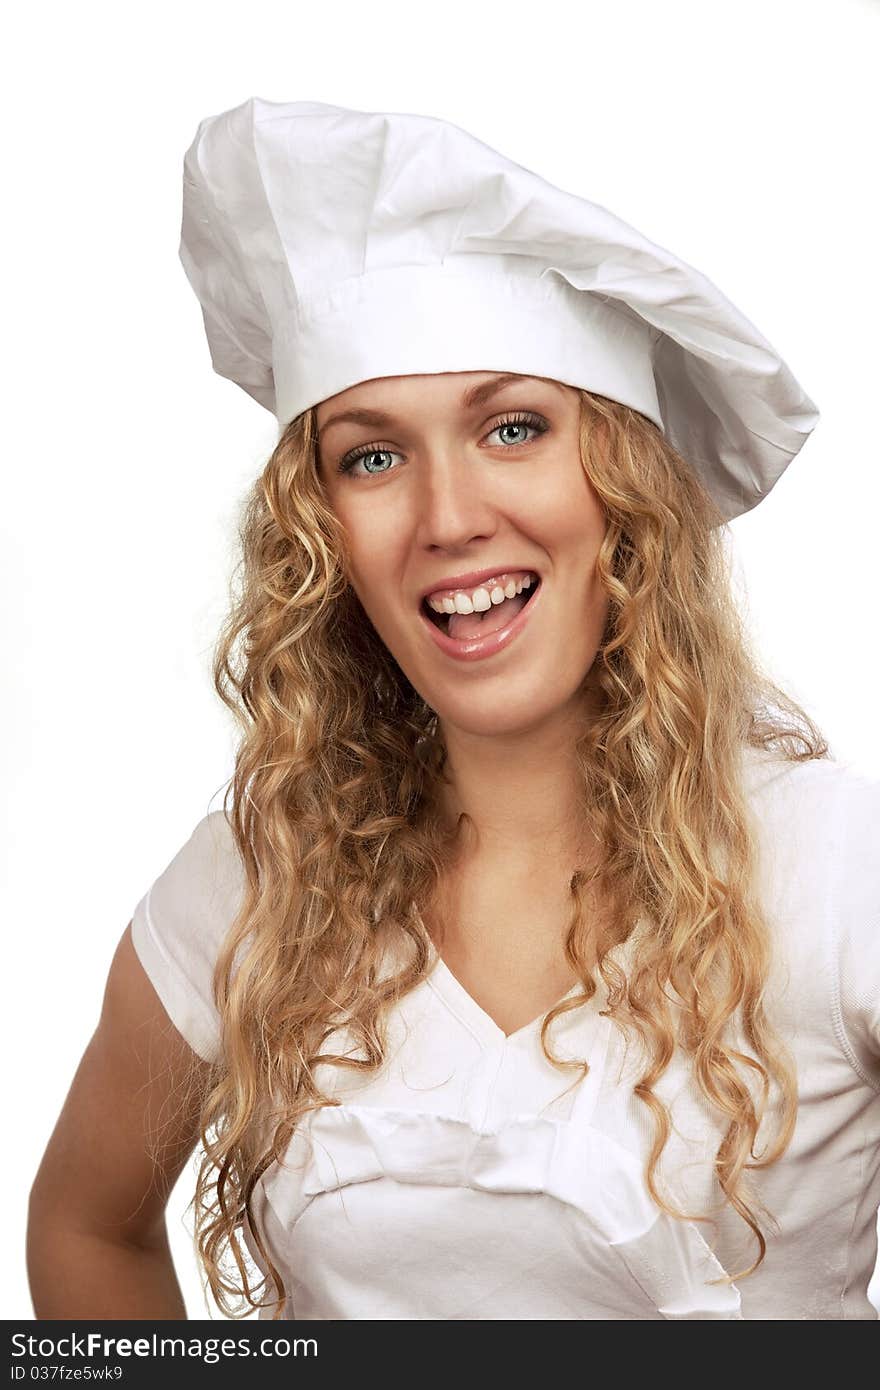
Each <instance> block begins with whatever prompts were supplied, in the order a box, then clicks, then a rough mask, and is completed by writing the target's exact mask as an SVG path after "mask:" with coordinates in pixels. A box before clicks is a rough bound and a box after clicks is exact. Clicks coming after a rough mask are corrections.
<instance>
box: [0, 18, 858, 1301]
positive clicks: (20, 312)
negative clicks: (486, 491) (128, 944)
mask: <svg viewBox="0 0 880 1390" xmlns="http://www.w3.org/2000/svg"><path fill="white" fill-rule="evenodd" d="M4 28H5V31H6V49H5V56H4V57H3V59H2V79H3V80H2V83H0V92H2V97H0V100H2V117H3V146H4V148H3V164H2V175H0V177H2V181H3V184H4V185H5V187H4V190H3V191H4V194H5V198H4V201H5V213H4V217H3V221H2V224H0V226H2V235H3V239H4V243H5V254H4V258H3V264H4V271H5V277H4V279H5V284H4V312H3V332H2V335H0V344H2V346H0V351H2V354H3V384H4V388H5V390H4V408H3V411H2V416H0V428H2V433H3V441H2V475H3V496H2V500H0V527H2V544H0V556H2V564H3V569H4V573H3V576H2V585H0V595H2V600H0V601H2V618H3V630H4V640H3V652H4V669H3V678H2V681H0V701H2V724H0V727H2V730H3V735H4V748H3V796H2V818H3V820H2V828H0V829H2V837H0V839H2V845H3V849H4V852H5V870H4V875H5V878H4V884H3V903H4V907H5V921H6V931H5V946H6V952H7V966H8V973H7V990H6V1001H7V1002H6V1010H5V1019H4V1022H5V1024H6V1028H7V1038H6V1057H7V1059H8V1061H7V1066H6V1076H5V1087H6V1095H7V1101H6V1107H5V1109H6V1116H7V1129H6V1136H7V1137H6V1141H5V1143H4V1145H3V1150H4V1160H3V1161H4V1166H5V1171H4V1174H3V1179H4V1183H3V1185H4V1190H5V1193H6V1213H7V1216H6V1223H5V1229H6V1244H5V1252H4V1253H5V1258H4V1260H3V1262H2V1274H0V1279H2V1315H3V1316H4V1317H6V1318H17V1317H24V1318H29V1317H32V1315H33V1313H32V1307H31V1303H30V1298H29V1294H28V1289H27V1282H26V1276H25V1265H24V1231H25V1218H26V1207H27V1194H28V1189H29V1186H30V1182H31V1180H32V1177H33V1175H34V1173H35V1171H36V1168H37V1165H38V1163H39V1160H40V1156H41V1154H42V1152H43V1149H44V1146H45V1144H46V1141H47V1139H48V1137H49V1134H50V1132H51V1129H52V1126H53V1124H54V1121H55V1117H56V1115H57V1113H58V1110H59V1109H60V1107H61V1104H62V1102H63V1100H64V1096H65V1094H66V1092H67V1088H68V1086H69V1084H70V1081H71V1078H72V1075H73V1071H74V1069H75V1066H76V1064H77V1061H78V1059H79V1056H80V1055H81V1052H82V1050H83V1048H84V1047H85V1045H86V1043H87V1042H88V1039H89V1037H90V1035H91V1033H92V1031H93V1029H94V1027H95V1024H96V1021H97V1017H98V1011H99V1006H100V1001H101V995H102V991H103V985H104V980H105V977H106V972H107V968H108V966H109V962H110V959H111V956H112V953H113V950H114V947H115V945H116V942H117V940H118V938H119V936H120V934H121V933H122V931H123V929H124V927H125V925H126V923H127V922H128V920H129V918H130V916H131V912H132V909H133V907H134V905H135V903H136V902H137V900H138V899H139V898H140V897H141V895H142V894H143V893H144V892H145V891H146V889H147V888H148V887H149V885H150V883H151V882H152V880H153V879H154V878H155V877H156V876H157V875H158V873H159V872H160V871H161V870H162V869H163V868H164V867H165V865H166V864H167V863H168V861H169V860H170V859H171V857H172V856H173V854H174V853H175V852H176V850H177V849H178V848H179V847H180V845H181V844H182V843H183V842H184V840H185V839H186V838H187V837H188V836H189V834H190V832H191V830H192V828H193V826H194V825H195V824H196V822H197V821H198V820H199V819H200V818H201V817H202V816H203V815H204V814H205V813H206V811H207V809H209V802H211V801H212V798H213V799H214V800H213V807H216V806H218V805H219V804H220V799H219V795H220V793H222V789H223V787H224V785H225V783H226V781H227V779H228V778H229V777H230V775H231V772H232V748H233V743H232V725H231V720H230V718H229V716H228V715H227V714H226V713H225V711H224V709H223V707H222V706H221V705H220V702H219V700H218V699H217V698H216V696H215V695H214V694H213V692H212V689H211V685H210V675H209V670H210V655H211V648H212V644H213V641H214V638H215V636H216V632H217V628H218V625H219V623H220V620H221V617H222V614H223V612H224V610H225V605H226V594H227V583H228V578H229V574H230V573H231V567H232V564H233V559H234V551H233V547H234V542H235V527H236V518H237V509H238V505H239V501H240V499H241V497H242V496H243V494H244V491H245V489H246V487H247V485H248V483H249V482H250V480H251V478H252V477H253V476H254V474H255V473H256V472H257V471H258V470H259V469H260V468H261V467H262V465H263V463H264V462H265V459H266V458H267V456H268V454H269V452H270V450H271V448H272V446H273V444H274V442H275V437H276V428H275V421H274V418H273V417H272V416H271V415H269V414H268V412H266V411H264V410H263V409H262V408H261V407H260V406H259V405H257V404H256V402H254V401H253V400H251V399H250V397H248V396H247V395H246V394H245V393H244V392H243V391H242V390H240V389H239V388H237V387H236V386H234V385H233V384H232V383H230V382H228V381H226V380H224V379H222V378H220V377H219V376H216V375H215V374H214V373H213V371H212V369H211V365H210V358H209V353H208V347H207V343H206V341H205V338H204V333H203V328H202V323H201V314H200V310H199V307H198V304H197V302H196V300H195V297H194V295H193V293H192V291H191V289H190V287H189V285H188V283H187V281H186V278H185V276H184V273H183V270H182V267H181V266H180V263H179V261H178V258H177V247H178V240H179V231H180V179H181V165H182V159H183V154H184V150H185V149H186V147H187V146H188V145H189V143H190V141H191V140H192V138H193V136H194V134H195V130H196V126H197V124H198V122H199V120H200V119H201V118H202V117H203V116H206V115H210V114H215V113H217V112H220V111H223V110H225V109H227V108H229V107H231V106H235V105H238V104H239V103H241V102H242V101H245V100H246V99H247V98H248V97H251V96H259V97H262V98H264V99H266V100H270V101H294V100H312V101H323V102H329V103H334V104H338V105H342V106H350V107H356V108H360V109H368V110H393V111H409V112H416V113H420V114H427V115H435V116H441V117H445V118H447V119H449V120H452V121H454V122H455V123H456V124H459V125H462V126H464V127H465V128H466V129H468V130H470V131H471V132H472V133H473V134H475V135H476V136H477V137H478V138H480V139H482V140H483V141H484V142H485V143H487V144H489V145H491V146H493V147H494V148H496V149H498V150H500V151H502V152H503V153H504V154H506V155H507V156H508V157H509V158H512V159H514V160H516V161H517V162H518V163H520V164H523V165H525V166H527V167H529V168H532V169H534V170H536V171H537V172H539V173H541V174H542V175H543V176H544V177H545V178H548V179H550V180H551V181H553V182H555V183H557V184H559V185H561V186H562V187H563V188H566V189H568V190H569V191H571V192H574V193H577V194H580V195H582V196H585V197H588V198H590V199H592V200H594V201H596V202H598V203H601V204H603V205H604V206H606V207H608V208H610V209H612V210H613V211H614V212H616V213H617V214H618V215H619V216H621V217H623V218H625V219H626V220H627V221H629V222H631V223H633V224H634V225H635V226H636V227H638V228H639V229H640V230H641V231H642V232H644V233H645V234H646V235H647V236H649V237H650V238H651V239H652V240H654V241H657V242H659V243H660V244H661V245H665V246H668V247H670V248H671V249H673V250H674V251H675V252H676V253H677V254H678V255H679V256H681V257H682V258H684V259H685V260H687V261H690V262H691V263H692V264H694V265H696V266H698V267H699V268H700V269H701V270H702V271H703V272H704V273H706V274H707V275H709V276H710V278H711V279H713V280H714V281H715V282H716V284H718V285H719V287H720V288H721V289H722V290H723V291H724V293H725V294H726V295H727V296H728V297H729V298H730V299H732V300H733V302H734V303H735V304H737V305H738V307H739V308H740V309H741V310H742V311H743V312H744V313H745V314H746V315H747V316H748V317H749V318H751V319H752V321H753V322H754V323H755V324H757V326H758V327H759V328H760V329H761V331H762V332H763V333H764V334H765V336H766V337H768V338H769V339H770V341H771V342H772V343H773V344H774V345H775V346H776V347H777V348H778V349H779V351H780V352H781V353H782V355H783V356H784V357H785V358H786V360H787V361H788V363H789V365H790V366H791V368H792V370H793V371H794V372H795V375H796V376H798V378H799V379H800V380H801V382H802V383H803V385H804V387H805V389H806V390H807V392H808V393H809V394H810V395H811V396H812V397H813V399H814V400H815V401H816V402H817V404H818V405H819V407H820V409H821V411H822V420H821V422H820V424H819V426H818V428H817V430H816V432H815V433H814V435H813V437H812V438H811V439H810V440H809V441H808V443H807V445H806V446H805V448H804V450H803V452H802V453H801V455H800V456H799V458H798V459H797V460H796V461H795V463H794V464H793V465H792V467H791V468H790V469H789V470H788V472H787V473H786V474H785V475H784V476H783V478H782V479H781V481H780V482H779V483H778V484H777V486H776V488H775V489H774V491H773V492H772V493H771V495H770V496H769V497H768V498H766V499H765V501H764V502H762V503H761V505H760V506H759V507H758V508H757V510H756V511H753V512H752V513H750V514H749V515H747V516H745V517H742V518H739V519H738V520H737V521H735V522H734V523H733V524H732V527H731V534H732V538H733V543H734V546H735V552H736V556H737V564H738V569H739V572H740V575H741V582H742V586H743V602H744V603H747V605H748V612H749V614H750V619H751V624H752V628H753V631H754V632H755V634H756V638H757V640H758V645H759V650H760V651H761V652H762V653H763V655H764V657H765V658H766V660H767V661H768V663H769V665H770V669H771V672H772V674H773V675H774V677H775V678H777V679H778V680H779V681H780V682H781V683H782V684H783V685H784V686H785V687H786V688H787V689H788V690H789V691H790V693H791V694H793V695H794V696H795V697H796V698H797V699H798V700H799V701H800V702H801V703H802V704H803V705H804V706H805V707H806V708H807V710H808V711H809V712H810V714H811V715H812V716H813V717H814V718H815V719H817V720H818V722H819V724H820V726H821V727H822V729H823V730H824V732H825V734H826V737H827V738H828V739H829V741H830V743H831V747H832V752H833V753H834V754H835V755H836V756H837V757H838V758H839V759H841V760H843V761H846V762H850V763H853V764H855V765H857V766H859V767H861V768H863V769H864V770H866V771H868V772H871V773H880V732H878V728H877V719H876V712H877V694H876V688H877V674H878V663H877V653H876V640H877V635H878V626H877V620H876V613H877V602H878V582H877V577H876V576H877V563H878V546H880V542H878V522H877V518H878V507H880V485H878V444H877V434H878V431H877V425H876V420H875V417H874V413H873V412H874V410H875V408H876V405H877V401H878V384H877V382H878V351H877V344H876V339H877V322H878V313H880V272H878V268H877V247H878V246H880V225H878V224H880V218H878V194H877V177H876V155H877V132H878V100H877V91H878V87H877V72H878V65H880V5H878V4H877V3H874V0H861V2H859V0H824V3H817V2H816V0H736V2H735V3H728V4H723V3H720V0H719V2H718V3H713V4H707V3H705V0H695V2H693V3H691V2H689V0H688V2H685V0H663V3H662V4H657V3H654V2H653V0H644V3H637V2H636V0H615V3H614V4H613V5H609V4H607V3H595V0H579V3H577V4H572V3H571V0H541V3H539V4H529V5H520V4H516V3H513V0H507V2H506V3H493V4H474V3H472V0H471V2H470V3H461V0H454V3H451V4H450V3H447V4H438V3H434V4H413V3H411V2H410V3H408V4H402V3H390V2H389V0H374V3H372V4H369V5H363V4H354V3H351V0H346V3H340V0H336V3H334V4H332V5H321V4H317V5H314V6H308V5H303V4H293V3H290V0H288V2H287V3H277V4H268V3H255V2H254V0H250V3H248V4H247V5H246V6H245V5H243V4H241V3H236V4H226V3H218V0H212V3H210V4H208V3H189V4H187V3H182V4H180V3H179V4H175V5H174V6H171V5H170V4H166V5H162V4H156V3H152V4H150V5H149V6H147V5H142V6H140V7H138V6H134V5H113V6H111V5H110V4H106V5H100V4H94V3H93V4H87V3H86V4H83V3H79V4H76V5H70V6H67V5H64V6H62V5H61V4H54V5H46V4H43V5H39V4H35V5H28V6H16V7H15V12H14V13H12V12H11V13H10V14H9V15H7V18H6V21H5V25H4ZM192 1181H193V1177H192V1172H191V1171H190V1169H187V1171H186V1172H185V1174H184V1176H183V1178H182V1179H181V1182H180V1183H179V1184H178V1187H177V1189H176V1191H175V1193H174V1196H173V1198H172V1201H171V1204H170V1207H169V1227H170V1231H171V1239H172V1245H173V1249H174V1252H175V1260H176V1264H177V1268H178V1272H179V1277H180V1280H181V1285H182V1287H183V1290H184V1295H185V1298H186V1302H187V1307H188V1312H189V1315H190V1316H191V1317H206V1316H211V1315H212V1310H211V1309H208V1307H207V1305H206V1303H205V1302H204V1300H203V1297H202V1292H201V1288H200V1283H199V1279H198V1276H197V1272H196V1263H195V1258H194V1255H193V1253H192V1251H191V1249H190V1243H189V1237H188V1234H187V1231H186V1229H185V1226H184V1223H183V1215H182V1214H183V1210H184V1207H185V1205H186V1202H187V1201H188V1199H189V1196H190V1195H191V1190H192ZM873 1287H874V1289H875V1290H876V1289H877V1287H878V1283H877V1280H876V1278H875V1283H874V1286H873ZM214 1315H216V1314H214Z"/></svg>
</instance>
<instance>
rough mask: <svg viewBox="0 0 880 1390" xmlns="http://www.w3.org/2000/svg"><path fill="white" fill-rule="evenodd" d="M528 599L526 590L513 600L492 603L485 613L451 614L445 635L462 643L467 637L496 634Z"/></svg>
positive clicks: (507, 599) (510, 620)
mask: <svg viewBox="0 0 880 1390" xmlns="http://www.w3.org/2000/svg"><path fill="white" fill-rule="evenodd" d="M528 597H529V594H528V590H526V591H525V592H524V593H521V594H515V595H514V597H513V598H506V599H505V600H504V602H503V603H493V604H492V607H491V608H487V609H486V612H485V613H452V614H450V617H449V627H448V628H447V633H448V635H449V636H450V637H452V638H453V639H454V640H455V641H457V642H463V641H465V640H466V639H467V638H468V637H485V636H487V634H488V633H490V632H497V631H498V629H499V628H500V627H504V625H505V623H509V622H512V620H513V619H514V618H515V617H516V615H517V613H518V612H519V611H520V609H521V608H524V607H525V604H526V600H527V598H528Z"/></svg>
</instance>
